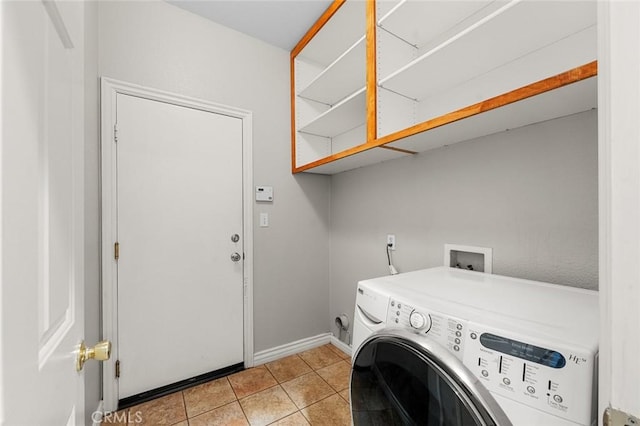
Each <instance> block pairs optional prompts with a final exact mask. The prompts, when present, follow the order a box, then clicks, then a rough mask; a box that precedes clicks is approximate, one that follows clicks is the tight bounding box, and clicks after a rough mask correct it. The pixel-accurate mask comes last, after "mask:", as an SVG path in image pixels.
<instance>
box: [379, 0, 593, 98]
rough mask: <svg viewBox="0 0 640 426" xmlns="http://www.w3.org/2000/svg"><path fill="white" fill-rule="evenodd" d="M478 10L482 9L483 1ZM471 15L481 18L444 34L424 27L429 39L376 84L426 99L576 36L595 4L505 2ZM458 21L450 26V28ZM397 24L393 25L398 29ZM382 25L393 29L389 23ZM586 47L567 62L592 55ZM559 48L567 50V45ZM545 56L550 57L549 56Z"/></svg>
mask: <svg viewBox="0 0 640 426" xmlns="http://www.w3.org/2000/svg"><path fill="white" fill-rule="evenodd" d="M407 3H410V4H413V6H412V7H413V8H415V7H418V6H417V5H416V4H415V3H416V2H407ZM423 3H426V4H427V5H431V4H434V3H432V2H423ZM440 3H446V4H456V7H457V8H462V5H466V6H467V8H469V7H470V6H471V5H475V3H474V2H470V3H467V2H440ZM457 3H461V4H460V5H457ZM435 4H438V2H435ZM494 6H495V5H494ZM421 7H425V6H424V5H422V6H421ZM410 9H411V8H408V7H407V9H405V8H402V7H400V8H398V9H397V11H398V13H400V12H401V11H402V10H405V11H408V10H410ZM480 11H484V12H486V11H487V7H485V8H483V9H480ZM468 12H471V11H468ZM392 17H394V15H393V14H392V15H391V16H390V17H389V18H388V20H391V18H392ZM472 17H481V19H479V20H477V21H475V22H474V23H473V24H472V25H471V26H468V27H466V28H463V29H461V30H460V31H458V32H456V33H455V34H450V33H447V32H446V31H445V33H447V37H448V38H447V39H446V40H442V39H441V38H442V37H438V36H437V35H434V34H431V33H429V34H428V35H429V37H431V39H429V40H426V48H420V46H419V45H418V48H419V49H420V52H421V54H420V56H419V57H418V58H417V59H415V60H413V61H411V62H409V63H408V64H406V65H405V66H403V67H401V68H399V69H398V70H397V71H395V72H393V73H391V74H390V75H388V76H383V77H382V79H381V80H380V81H379V85H380V86H381V87H384V88H386V89H389V90H391V91H393V92H396V93H399V94H401V95H403V96H405V97H408V98H411V99H415V100H423V99H426V98H428V97H429V96H432V95H433V94H435V93H438V92H442V91H445V90H447V89H449V88H452V87H456V86H458V85H460V84H462V83H464V82H466V81H468V80H471V79H472V78H474V77H477V76H481V75H484V74H487V73H492V72H494V73H499V71H498V70H499V69H500V67H503V66H505V65H508V64H509V63H510V62H512V61H514V60H517V59H519V58H523V57H526V56H528V55H533V56H534V57H535V53H536V51H538V50H541V49H552V48H553V47H552V46H553V45H554V44H556V43H561V44H562V43H564V42H565V40H566V39H570V38H572V37H574V38H580V34H581V33H583V32H585V31H589V29H591V30H592V31H593V33H594V34H595V22H596V8H595V3H593V2H591V3H589V2H545V7H544V8H540V7H539V5H538V4H537V2H509V3H507V4H502V6H501V7H500V8H498V9H497V10H494V11H493V12H492V13H490V14H488V15H486V16H483V15H481V14H479V12H478V11H476V12H475V13H474V14H472ZM469 19H470V18H467V19H466V20H469ZM450 20H453V19H450ZM440 26H441V27H444V25H440ZM458 27H459V26H454V28H455V29H456V30H457V29H459V28H458ZM385 28H386V27H385ZM394 28H395V27H394ZM402 28H403V27H399V29H400V30H402ZM386 29H387V30H390V31H393V28H391V29H390V28H386ZM434 40H435V41H437V42H438V44H437V45H435V46H433V45H431V44H430V43H432V42H433V41H434ZM589 47H590V48H587V49H582V50H580V51H579V52H578V53H580V54H582V57H581V58H578V59H576V63H575V64H573V66H576V65H579V64H582V63H585V62H588V61H589V60H593V58H594V57H595V49H596V46H595V40H594V44H593V46H589ZM563 52H564V53H565V54H569V55H571V50H568V51H567V50H563ZM557 59H560V60H561V59H562V55H558V58H557ZM547 60H548V61H549V62H551V61H553V58H552V59H547ZM535 65H536V64H535V63H534V64H532V66H534V67H535ZM538 68H540V69H541V71H542V72H544V71H545V70H546V69H545V67H540V66H539V64H538ZM565 69H567V68H565ZM546 75H549V74H546ZM530 81H535V79H533V80H530Z"/></svg>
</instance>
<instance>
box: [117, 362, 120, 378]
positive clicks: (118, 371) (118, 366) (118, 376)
mask: <svg viewBox="0 0 640 426" xmlns="http://www.w3.org/2000/svg"><path fill="white" fill-rule="evenodd" d="M119 378H120V360H119V359H117V360H116V379H119Z"/></svg>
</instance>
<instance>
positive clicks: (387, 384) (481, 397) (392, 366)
mask: <svg viewBox="0 0 640 426" xmlns="http://www.w3.org/2000/svg"><path fill="white" fill-rule="evenodd" d="M351 415H352V419H353V424H354V425H356V426H357V425H438V426H458V425H464V426H466V425H498V426H503V425H511V422H510V421H509V420H508V418H507V416H506V415H505V414H504V412H503V411H502V409H501V408H500V406H499V405H498V403H497V402H496V401H495V399H494V398H493V397H492V396H491V394H490V393H489V392H488V391H487V390H486V388H485V387H484V386H482V384H481V383H480V382H479V381H478V379H477V378H475V377H474V376H473V375H472V374H471V373H470V372H469V370H468V369H467V368H466V367H465V366H464V365H463V364H462V363H461V362H460V361H459V360H458V358H456V357H455V356H454V355H453V354H452V353H450V352H449V351H448V350H447V349H445V348H444V347H442V346H440V345H438V344H437V343H435V342H433V341H431V339H428V338H426V337H423V336H420V335H417V334H415V333H411V332H408V331H406V330H400V329H385V330H382V331H379V332H377V333H374V334H373V335H371V336H370V337H369V338H368V339H366V340H365V341H364V342H363V343H362V345H361V346H360V347H359V348H358V350H357V351H356V353H355V355H354V357H353V367H352V370H351Z"/></svg>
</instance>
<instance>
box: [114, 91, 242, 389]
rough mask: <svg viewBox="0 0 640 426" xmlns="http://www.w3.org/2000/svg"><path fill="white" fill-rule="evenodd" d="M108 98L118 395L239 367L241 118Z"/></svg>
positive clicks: (124, 97) (120, 97) (133, 99)
mask: <svg viewBox="0 0 640 426" xmlns="http://www.w3.org/2000/svg"><path fill="white" fill-rule="evenodd" d="M116 102H117V142H116V144H115V146H116V151H117V154H116V157H117V235H118V243H119V259H118V261H117V262H118V271H117V274H118V277H117V282H118V285H117V291H118V295H117V303H118V345H117V356H118V360H119V362H120V378H119V383H118V394H119V395H118V396H119V399H123V398H126V397H129V396H132V395H137V394H140V393H142V392H145V391H148V390H151V389H155V388H159V387H162V386H165V385H169V384H172V383H175V382H179V381H181V380H185V379H188V378H191V377H194V376H197V375H201V374H204V373H208V372H211V371H214V370H217V369H220V368H224V367H228V366H230V365H234V364H238V363H242V362H243V268H242V263H243V262H242V256H243V244H242V241H243V240H242V234H241V230H242V120H241V119H239V118H234V117H229V116H225V115H221V114H215V113H212V112H206V111H201V110H198V109H193V108H186V107H183V106H177V105H173V104H169V103H164V102H158V101H154V100H149V99H144V98H139V97H134V96H129V95H123V94H118V95H117V101H116ZM234 235H237V236H238V237H236V238H234ZM234 240H237V241H234ZM235 253H237V254H238V256H234V254H235ZM232 256H233V257H234V260H235V261H234V260H232ZM238 257H239V259H238Z"/></svg>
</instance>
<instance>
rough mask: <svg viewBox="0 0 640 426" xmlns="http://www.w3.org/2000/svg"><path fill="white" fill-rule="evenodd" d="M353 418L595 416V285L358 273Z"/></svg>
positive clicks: (451, 420)
mask: <svg viewBox="0 0 640 426" xmlns="http://www.w3.org/2000/svg"><path fill="white" fill-rule="evenodd" d="M354 317H355V321H354V331H353V348H354V352H353V368H352V373H351V386H350V392H351V409H352V419H353V423H354V424H355V425H374V424H381V425H393V424H403V425H406V424H416V425H492V424H493V425H509V424H513V425H515V426H540V425H544V426H575V425H593V424H596V423H597V420H596V409H597V361H598V321H599V315H598V293H597V292H595V291H590V290H584V289H577V288H572V287H566V286H559V285H554V284H547V283H541V282H535V281H529V280H522V279H517V278H509V277H503V276H498V275H491V274H483V273H480V272H473V271H464V270H460V269H453V268H447V267H440V268H433V269H425V270H421V271H415V272H410V273H404V274H399V275H394V276H387V277H382V278H377V279H371V280H366V281H361V282H359V283H358V288H357V294H356V308H355V315H354Z"/></svg>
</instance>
